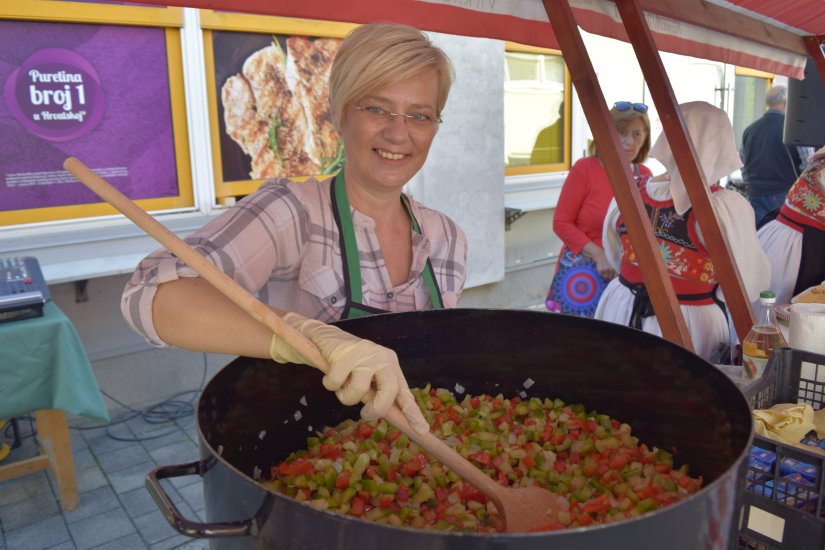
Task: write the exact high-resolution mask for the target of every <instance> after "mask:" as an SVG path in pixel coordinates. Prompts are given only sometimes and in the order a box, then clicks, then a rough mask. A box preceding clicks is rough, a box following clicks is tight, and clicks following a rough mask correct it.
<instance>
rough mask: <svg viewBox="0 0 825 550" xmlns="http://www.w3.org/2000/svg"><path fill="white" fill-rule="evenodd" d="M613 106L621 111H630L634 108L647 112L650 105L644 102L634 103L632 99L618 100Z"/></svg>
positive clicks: (638, 111) (639, 111) (640, 111)
mask: <svg viewBox="0 0 825 550" xmlns="http://www.w3.org/2000/svg"><path fill="white" fill-rule="evenodd" d="M613 106H614V107H615V108H616V109H618V110H619V111H628V110H630V109H633V110H634V111H636V112H637V113H646V112H647V109H648V106H647V105H645V104H644V103H632V102H630V101H617V102H616V103H614V104H613Z"/></svg>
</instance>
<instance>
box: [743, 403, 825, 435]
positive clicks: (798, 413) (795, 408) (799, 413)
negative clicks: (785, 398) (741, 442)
mask: <svg viewBox="0 0 825 550" xmlns="http://www.w3.org/2000/svg"><path fill="white" fill-rule="evenodd" d="M753 420H754V431H755V432H756V433H757V435H761V436H763V437H767V438H769V439H774V440H776V441H782V442H785V443H791V444H796V443H799V442H800V441H801V440H802V439H803V438H804V437H805V435H807V433H808V432H810V431H811V430H816V433H817V436H818V437H820V438H823V437H825V409H823V410H820V411H816V412H814V410H813V407H811V406H810V405H806V404H795V403H779V404H776V405H774V406H773V407H771V408H770V409H757V410H755V411H753Z"/></svg>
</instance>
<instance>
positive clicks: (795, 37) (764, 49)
mask: <svg viewBox="0 0 825 550" xmlns="http://www.w3.org/2000/svg"><path fill="white" fill-rule="evenodd" d="M546 1H548V2H552V1H558V0H546ZM143 2H144V3H149V4H161V5H176V6H189V7H196V8H203V9H213V10H225V11H235V12H248V13H257V14H264V15H279V16H284V17H298V18H307V19H322V20H327V21H344V22H351V23H367V22H373V21H394V22H399V23H407V24H409V25H413V26H416V27H418V28H421V29H424V30H430V31H436V32H444V33H450V34H458V35H467V36H481V37H489V38H497V39H502V40H510V41H514V42H519V43H522V44H528V45H533V46H543V47H548V48H558V42H557V40H556V36H555V35H554V33H553V29H552V27H551V25H550V23H549V20H548V17H547V11H546V10H545V6H544V3H543V2H542V0H515V1H511V2H464V1H461V2H459V1H457V0H392V1H391V2H386V1H384V0H358V1H350V2H341V1H340V0H312V1H310V2H308V1H307V0H278V1H277V2H275V1H273V0H143ZM569 4H570V6H571V8H572V9H573V12H574V14H575V18H576V22H577V24H578V25H579V26H580V27H581V28H582V29H584V30H586V31H587V32H591V33H594V34H600V35H604V36H609V37H612V38H617V39H619V40H624V41H628V37H627V34H626V31H625V27H624V25H622V22H621V19H620V17H619V14H618V10H617V7H616V3H615V1H614V0H569ZM639 5H640V6H641V7H642V9H643V10H644V12H645V16H646V19H647V23H648V26H649V27H650V30H651V32H652V34H653V38H654V40H655V42H656V47H657V48H658V49H659V50H660V51H667V52H672V53H677V54H683V55H690V56H692V57H700V58H704V59H710V60H714V61H720V62H724V63H730V64H733V65H739V66H743V67H749V68H753V69H759V70H763V71H766V72H772V73H776V74H781V75H785V76H789V77H792V78H799V79H801V78H803V74H804V72H803V71H804V67H805V59H806V57H807V56H808V55H809V53H808V52H809V51H810V50H809V49H806V43H805V40H804V37H806V36H808V37H810V36H813V37H816V36H825V0H793V1H788V0H667V1H663V0H639Z"/></svg>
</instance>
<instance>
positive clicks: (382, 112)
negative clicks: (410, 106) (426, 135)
mask: <svg viewBox="0 0 825 550" xmlns="http://www.w3.org/2000/svg"><path fill="white" fill-rule="evenodd" d="M353 107H355V109H356V110H358V111H364V112H365V113H368V114H369V115H370V116H371V117H372V118H374V119H376V120H391V119H392V117H396V116H400V117H404V122H409V123H411V125H412V127H413V128H419V129H422V130H423V129H427V130H430V129H433V128H436V127H438V125H439V124H441V123H442V122H444V121H443V120H442V119H441V117H440V116H438V117H431V116H430V115H427V114H424V113H413V114H411V115H408V114H407V113H393V112H392V111H388V110H387V109H382V108H381V107H376V106H374V105H369V106H367V107H359V106H358V105H353Z"/></svg>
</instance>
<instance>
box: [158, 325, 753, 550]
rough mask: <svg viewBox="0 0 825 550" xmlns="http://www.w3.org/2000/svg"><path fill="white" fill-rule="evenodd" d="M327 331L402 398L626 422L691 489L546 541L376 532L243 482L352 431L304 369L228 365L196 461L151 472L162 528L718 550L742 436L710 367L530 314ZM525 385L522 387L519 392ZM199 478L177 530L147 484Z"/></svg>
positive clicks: (612, 329) (291, 538) (400, 546)
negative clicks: (199, 517)
mask: <svg viewBox="0 0 825 550" xmlns="http://www.w3.org/2000/svg"><path fill="white" fill-rule="evenodd" d="M339 326H340V327H342V328H344V329H346V330H348V331H350V332H352V333H354V334H357V335H359V336H362V337H365V338H369V339H371V340H374V341H376V342H378V343H381V344H383V345H386V346H388V347H390V348H392V349H394V350H395V351H396V352H397V353H398V356H399V358H400V360H401V365H402V367H403V368H404V371H405V373H406V376H407V379H408V380H409V382H410V385H411V386H419V385H424V384H426V383H428V382H429V383H431V384H433V385H434V386H441V387H445V388H450V389H454V388H456V385H457V384H459V385H460V386H461V387H463V388H464V389H465V391H467V392H469V393H472V394H480V393H493V394H496V393H503V394H504V395H505V396H507V397H511V396H514V395H516V394H519V393H522V392H523V394H522V395H524V394H526V395H528V396H541V397H559V398H561V399H563V400H565V401H567V402H573V403H584V404H585V405H586V406H587V407H588V408H589V409H596V410H597V411H599V412H601V413H605V414H609V415H610V416H612V417H614V418H616V419H619V420H621V421H623V422H628V423H629V424H630V425H631V426H632V427H633V433H634V434H635V435H637V436H639V437H640V439H641V440H642V441H643V442H646V443H648V444H649V445H656V446H659V447H661V448H664V449H668V450H670V449H676V451H677V454H676V460H677V464H682V463H688V464H690V466H691V469H692V470H691V471H692V473H693V474H701V475H702V476H704V480H705V486H704V488H703V489H702V490H701V491H700V492H698V493H697V494H695V495H692V496H691V497H690V498H688V499H686V500H684V501H682V502H680V503H678V504H675V505H672V506H669V507H667V508H665V509H662V510H659V511H656V512H653V513H651V514H648V515H645V516H642V517H640V518H636V519H634V520H628V521H624V522H620V523H616V524H612V525H606V526H597V527H588V528H580V529H571V530H567V531H559V532H552V533H530V534H501V535H473V534H449V533H440V532H430V531H424V530H416V529H406V528H395V527H388V526H384V525H380V524H376V523H371V522H368V521H364V520H359V519H355V518H352V517H347V516H342V515H338V514H334V513H331V512H325V511H319V510H316V509H314V508H312V507H311V506H309V505H307V504H303V503H300V502H297V501H295V500H292V499H290V498H288V497H285V496H283V495H280V494H276V493H273V492H270V491H267V490H266V489H264V488H263V487H261V486H260V485H258V484H257V483H255V482H254V478H256V477H258V476H260V475H261V473H264V475H265V474H266V473H267V472H268V469H269V467H270V466H271V465H272V464H274V463H276V462H278V461H279V460H280V459H282V458H284V457H285V456H286V455H287V454H288V453H290V452H292V451H294V450H296V449H299V448H302V447H304V446H305V445H306V437H307V436H308V435H310V434H311V433H312V432H313V431H314V430H317V429H319V428H322V427H323V426H326V425H334V424H336V423H338V422H339V421H341V420H343V419H344V418H355V417H357V414H358V408H356V407H344V406H342V405H340V404H339V403H338V401H337V400H336V398H335V396H334V395H333V394H332V393H330V392H327V391H326V390H324V389H323V386H322V385H321V373H320V372H319V371H317V370H315V369H312V368H310V367H306V366H297V365H287V366H281V365H277V364H274V363H273V362H271V361H261V360H253V359H248V358H239V359H237V360H235V361H233V362H232V363H230V364H229V365H227V366H226V367H225V368H224V369H223V370H221V371H220V372H219V373H218V374H217V375H216V376H215V377H214V378H213V379H212V380H211V381H210V382H209V384H208V385H207V387H206V388H205V390H204V391H203V395H202V396H201V398H200V401H199V404H198V428H199V432H200V437H201V460H200V461H198V462H195V463H192V464H188V465H181V466H169V467H162V468H159V469H158V470H156V471H154V472H152V474H150V477H149V480H148V481H147V485H148V486H149V488H150V491H151V492H152V493H153V495H154V496H155V499H156V501H158V504H159V505H160V506H161V508H162V510H163V511H164V513H165V514H166V516H167V518H168V519H169V520H170V522H171V523H172V524H173V525H175V526H176V527H177V528H178V530H180V531H181V532H183V533H185V534H188V535H190V536H209V537H215V538H213V539H212V543H211V547H212V548H213V549H218V548H221V549H229V548H273V549H292V548H300V549H316V548H317V549H335V548H342V549H343V548H353V549H358V550H364V549H369V548H379V547H381V548H387V547H391V548H393V550H413V549H415V550H418V549H421V548H426V549H428V550H438V549H445V550H446V549H469V548H473V549H488V548H490V549H492V548H495V549H499V548H513V549H514V548H518V549H520V550H522V549H523V550H530V549H538V548H542V549H547V548H549V549H565V550H579V549H581V550H584V549H594V548H636V549H638V548H650V549H654V548H655V549H662V548H666V549H668V550H679V549H684V550H696V549H704V548H724V547H725V546H726V545H727V544H728V541H729V538H730V537H731V535H732V530H733V527H732V519H733V515H734V510H735V504H736V498H735V496H736V489H737V485H736V483H737V476H738V471H739V466H740V465H741V462H742V460H743V459H744V457H745V455H746V453H747V449H748V447H749V446H750V443H751V438H752V420H751V412H750V409H749V407H748V403H747V402H746V400H745V398H744V396H743V395H742V393H741V392H740V391H739V390H738V389H737V388H736V386H735V385H734V384H733V383H732V382H731V381H730V380H729V379H728V377H727V376H725V375H724V374H723V373H721V372H720V371H719V370H718V369H717V368H716V367H714V366H713V365H711V364H710V363H707V362H706V361H704V360H702V359H701V358H699V357H698V356H696V355H694V354H692V353H690V352H688V351H686V350H684V349H683V348H680V347H678V346H676V345H674V344H671V343H670V342H668V341H666V340H663V339H661V338H658V337H655V336H652V335H649V334H646V333H643V332H640V331H636V330H633V329H629V328H627V327H623V326H620V325H615V324H611V323H605V322H601V321H594V320H591V319H583V318H577V317H569V316H566V315H553V314H548V313H540V312H529V311H510V310H469V309H454V310H441V311H422V312H409V313H398V314H385V315H378V316H373V317H367V318H361V319H355V320H349V321H343V322H341V323H339ZM528 379H530V380H532V381H533V382H534V384H533V385H530V384H527V386H529V389H525V381H527V380H528ZM191 474H200V475H202V476H203V487H204V493H205V498H206V507H207V517H208V521H209V522H210V523H197V522H191V521H189V520H186V519H184V518H182V517H180V515H179V514H178V513H177V511H176V510H175V508H174V506H173V505H172V504H171V502H170V501H169V499H168V497H167V496H166V495H165V493H163V491H162V489H161V488H160V484H159V482H158V480H159V479H162V478H168V477H176V476H180V475H191Z"/></svg>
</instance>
